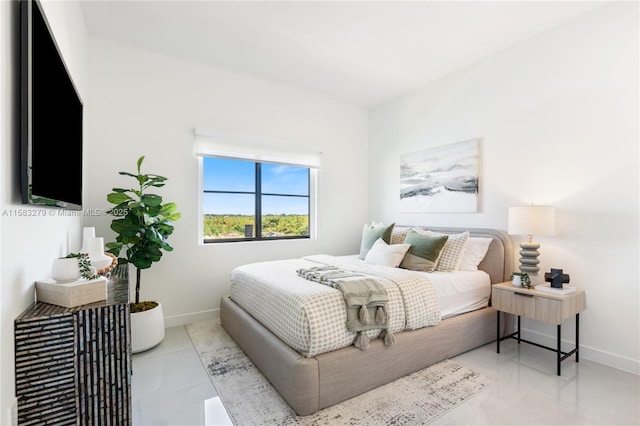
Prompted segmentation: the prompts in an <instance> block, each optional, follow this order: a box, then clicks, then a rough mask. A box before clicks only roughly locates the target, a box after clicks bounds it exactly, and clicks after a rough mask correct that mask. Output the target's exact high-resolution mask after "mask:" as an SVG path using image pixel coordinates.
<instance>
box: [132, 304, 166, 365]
mask: <svg viewBox="0 0 640 426" xmlns="http://www.w3.org/2000/svg"><path fill="white" fill-rule="evenodd" d="M162 339H164V314H163V312H162V305H161V304H160V302H158V306H156V307H155V308H153V309H149V310H146V311H142V312H136V313H132V314H131V352H133V353H134V354H135V353H138V352H143V351H146V350H148V349H151V348H153V347H154V346H156V345H158V344H159V343H160V342H162Z"/></svg>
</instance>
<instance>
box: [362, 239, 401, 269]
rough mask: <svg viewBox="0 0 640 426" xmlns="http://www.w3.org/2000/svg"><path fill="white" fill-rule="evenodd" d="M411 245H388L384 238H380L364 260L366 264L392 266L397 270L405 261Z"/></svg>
mask: <svg viewBox="0 0 640 426" xmlns="http://www.w3.org/2000/svg"><path fill="white" fill-rule="evenodd" d="M409 247H411V244H391V245H389V244H387V243H386V242H385V241H384V240H383V239H382V238H378V239H377V240H376V242H375V243H373V246H371V249H369V252H368V253H367V257H365V258H364V261H365V263H371V264H373V265H383V266H390V267H392V268H397V267H398V266H399V265H400V262H402V259H404V255H405V254H406V253H407V250H409Z"/></svg>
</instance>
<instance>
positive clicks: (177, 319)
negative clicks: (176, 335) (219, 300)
mask: <svg viewBox="0 0 640 426" xmlns="http://www.w3.org/2000/svg"><path fill="white" fill-rule="evenodd" d="M213 319H217V320H219V319H220V309H211V310H208V311H201V312H192V313H189V314H182V315H172V316H168V317H164V328H169V327H177V326H180V325H187V324H193V323H194V322H200V321H209V320H213Z"/></svg>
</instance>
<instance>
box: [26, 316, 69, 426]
mask: <svg viewBox="0 0 640 426" xmlns="http://www.w3.org/2000/svg"><path fill="white" fill-rule="evenodd" d="M76 334H77V333H76V322H75V319H74V316H73V314H72V313H68V314H63V315H55V316H51V317H49V318H32V319H29V320H25V321H19V322H16V325H15V339H16V340H15V344H16V357H15V362H16V397H17V398H18V423H19V424H21V425H32V424H33V425H35V424H38V425H40V424H45V425H47V424H59V425H65V424H69V425H75V424H76V418H77V416H76V401H77V393H76V391H77V388H76V382H75V371H76V357H75V342H76Z"/></svg>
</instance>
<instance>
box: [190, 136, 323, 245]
mask: <svg viewBox="0 0 640 426" xmlns="http://www.w3.org/2000/svg"><path fill="white" fill-rule="evenodd" d="M195 140H196V144H195V145H196V147H195V154H196V157H197V159H198V236H197V238H198V244H199V245H212V243H205V242H204V212H203V207H204V200H203V196H204V181H203V173H204V160H203V159H204V157H222V158H230V159H236V160H249V161H253V162H260V163H276V164H287V165H292V166H298V167H306V168H309V237H308V238H296V239H287V238H281V239H278V238H275V239H257V240H256V239H252V240H247V241H219V243H222V244H234V243H264V242H276V241H300V240H307V241H308V240H315V239H317V228H318V226H317V223H318V221H317V217H318V214H317V212H318V203H317V199H318V175H319V172H320V167H321V162H322V152H321V151H320V150H318V149H315V148H313V147H309V146H306V145H302V144H292V143H285V142H281V141H273V140H267V139H263V138H259V137H255V136H248V135H240V134H231V133H222V132H217V131H211V130H206V129H202V128H196V130H195ZM217 243H218V242H217ZM217 243H213V244H214V245H215V244H217Z"/></svg>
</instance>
